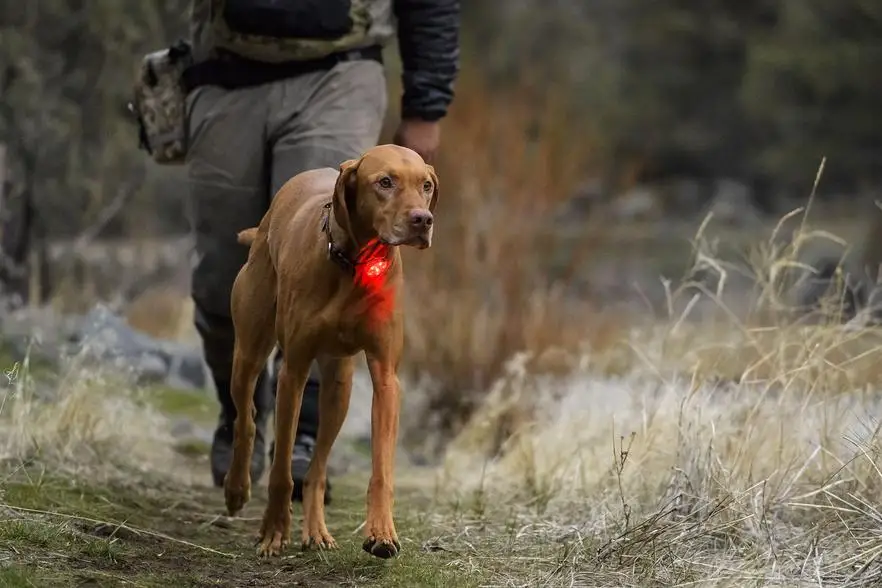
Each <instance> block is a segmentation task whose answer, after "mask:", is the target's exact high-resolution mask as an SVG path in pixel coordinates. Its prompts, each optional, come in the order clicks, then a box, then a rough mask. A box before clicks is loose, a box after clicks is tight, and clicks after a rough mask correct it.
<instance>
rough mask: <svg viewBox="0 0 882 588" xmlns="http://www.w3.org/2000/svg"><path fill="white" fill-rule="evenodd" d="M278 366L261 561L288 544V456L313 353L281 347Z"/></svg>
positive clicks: (291, 485) (291, 484)
mask: <svg viewBox="0 0 882 588" xmlns="http://www.w3.org/2000/svg"><path fill="white" fill-rule="evenodd" d="M281 351H282V366H281V369H280V370H279V383H278V386H277V388H276V450H275V452H274V453H273V463H272V466H270V475H269V496H268V497H267V498H268V500H267V505H266V509H265V510H264V513H263V523H262V524H261V528H260V544H259V546H258V548H257V553H258V555H260V556H261V557H268V556H273V555H280V554H281V552H282V550H283V549H284V548H285V547H286V546H287V545H288V543H289V542H290V540H291V492H292V490H293V489H294V481H293V480H292V479H291V454H292V452H293V451H294V434H295V433H296V430H297V421H298V419H299V418H300V404H301V401H302V400H303V387H304V386H305V385H306V379H307V377H308V376H309V365H310V363H312V360H313V356H314V353H313V352H312V351H313V350H312V349H310V347H309V346H308V345H295V344H291V343H290V342H285V343H284V344H283V345H281Z"/></svg>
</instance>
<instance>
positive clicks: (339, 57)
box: [181, 45, 383, 93]
mask: <svg viewBox="0 0 882 588" xmlns="http://www.w3.org/2000/svg"><path fill="white" fill-rule="evenodd" d="M368 60H370V61H376V62H377V63H381V64H382V63H383V48H382V47H381V46H380V45H372V46H370V47H366V48H364V49H351V50H349V51H340V52H339V53H332V54H331V55H328V56H326V57H321V58H319V59H311V60H307V61H286V62H283V63H267V62H264V61H254V60H251V59H245V58H244V57H239V56H236V55H224V56H223V57H220V58H214V59H209V60H206V61H202V62H200V63H197V64H194V65H191V66H190V67H188V68H187V69H186V70H184V73H183V74H182V75H181V83H182V84H183V86H184V91H185V92H187V93H189V92H190V91H191V90H193V89H194V88H197V87H199V86H220V87H222V88H226V89H235V88H245V87H248V86H259V85H261V84H267V83H270V82H275V81H277V80H281V79H285V78H292V77H296V76H300V75H303V74H307V73H312V72H317V71H327V70H330V69H333V67H334V66H335V65H337V64H338V63H342V62H344V61H368Z"/></svg>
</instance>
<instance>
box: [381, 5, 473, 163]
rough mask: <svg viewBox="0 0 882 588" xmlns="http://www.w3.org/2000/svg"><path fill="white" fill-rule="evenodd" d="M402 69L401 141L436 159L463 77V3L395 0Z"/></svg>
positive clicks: (398, 140)
mask: <svg viewBox="0 0 882 588" xmlns="http://www.w3.org/2000/svg"><path fill="white" fill-rule="evenodd" d="M393 9H394V12H395V17H396V19H397V22H398V47H399V52H400V54H401V63H402V68H403V73H402V85H403V89H404V92H403V95H402V97H401V119H402V126H401V127H400V128H399V132H398V133H397V134H396V142H398V143H399V144H403V145H404V146H406V147H410V148H412V149H414V150H415V151H417V152H418V153H420V155H422V156H423V157H424V158H426V159H432V158H433V156H434V153H435V150H436V149H437V147H438V141H439V138H440V135H439V130H438V128H437V122H438V121H439V120H441V119H442V118H444V116H445V115H446V114H447V108H448V107H449V106H450V103H451V101H452V100H453V94H454V92H453V86H454V82H455V81H456V76H457V74H458V73H459V28H460V3H459V0H393Z"/></svg>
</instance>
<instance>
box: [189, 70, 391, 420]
mask: <svg viewBox="0 0 882 588" xmlns="http://www.w3.org/2000/svg"><path fill="white" fill-rule="evenodd" d="M386 101H387V96H386V80H385V76H384V71H383V66H382V65H380V64H379V63H377V62H375V61H345V62H342V63H339V64H337V65H336V66H335V67H334V68H333V69H332V70H329V71H324V72H315V73H309V74H305V75H302V76H298V77H296V78H289V79H286V80H281V81H278V82H272V83H269V84H264V85H261V86H256V87H250V88H240V89H236V90H225V89H223V88H220V87H217V86H202V87H199V88H196V89H195V90H194V91H193V92H191V94H190V95H189V96H188V99H187V102H188V104H187V106H188V113H189V117H190V147H189V153H188V155H187V163H188V164H189V166H188V167H189V186H190V196H191V199H192V206H193V209H192V211H193V217H194V221H195V230H196V237H197V241H196V247H197V252H198V254H199V255H200V256H201V259H200V261H199V263H198V265H197V266H196V268H195V270H194V272H193V287H192V295H193V300H194V302H195V306H196V327H197V330H198V331H199V333H200V336H201V337H202V343H203V350H204V353H205V360H206V363H207V364H208V367H209V369H210V370H211V372H212V375H213V379H214V382H215V387H216V388H217V391H218V398H219V400H220V402H221V406H222V410H223V413H224V415H223V416H224V418H225V419H233V418H235V408H234V407H233V404H232V401H231V399H230V391H229V380H230V372H231V370H232V359H233V341H234V333H233V325H232V321H231V319H230V292H231V290H232V286H233V281H234V280H235V278H236V275H237V274H238V272H239V269H240V268H241V267H242V265H243V264H244V263H245V260H246V259H247V254H248V250H247V248H246V247H244V246H242V245H239V244H238V243H237V242H236V233H237V232H239V231H240V230H242V229H245V228H248V227H254V226H257V225H258V224H259V223H260V220H261V218H262V217H263V215H264V214H265V213H266V211H267V208H268V207H269V203H270V200H271V199H272V197H273V196H274V195H275V193H276V192H277V191H278V190H279V188H280V187H281V186H282V184H284V183H285V182H286V181H288V179H290V178H291V177H292V176H294V175H296V174H298V173H300V172H302V171H305V170H309V169H314V168H319V167H332V168H335V169H336V168H337V167H338V166H339V165H340V163H342V162H343V161H345V160H347V159H351V158H355V157H358V156H359V155H361V153H362V152H364V151H365V150H367V149H369V148H370V147H372V146H373V145H375V144H376V142H377V140H378V139H379V135H380V130H381V126H382V123H383V117H384V115H385V113H386ZM316 238H317V239H318V238H320V235H319V230H318V227H316ZM316 376H317V369H315V366H314V369H313V373H312V374H311V376H310V380H311V382H310V383H308V384H307V387H306V391H305V395H304V399H303V408H302V409H301V413H300V423H299V425H298V430H299V431H300V432H309V433H312V434H314V432H315V430H316V428H317V427H318V399H317V397H316V395H317V386H316V385H315V383H316V381H315V378H316ZM274 392H275V390H274V386H271V385H270V384H269V380H268V378H266V377H262V378H261V382H260V383H259V384H258V391H257V393H256V394H255V405H256V406H257V409H258V412H259V413H262V414H263V415H265V414H268V413H269V412H270V411H271V409H272V402H273V393H274Z"/></svg>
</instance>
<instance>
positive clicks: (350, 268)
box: [321, 202, 355, 275]
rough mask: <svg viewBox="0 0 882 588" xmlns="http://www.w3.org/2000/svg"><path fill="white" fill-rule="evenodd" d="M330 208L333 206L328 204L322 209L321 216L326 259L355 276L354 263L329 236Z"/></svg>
mask: <svg viewBox="0 0 882 588" xmlns="http://www.w3.org/2000/svg"><path fill="white" fill-rule="evenodd" d="M331 206H333V203H332V202H328V203H327V204H325V205H324V206H323V207H322V208H324V209H325V213H324V215H322V229H321V232H323V233H324V234H325V236H326V237H327V239H328V259H330V260H331V261H333V262H334V263H336V264H337V265H339V266H340V267H341V268H342V269H343V270H344V271H346V272H348V273H350V274H353V275H355V261H353V260H352V259H351V258H350V257H349V256H348V255H346V252H345V251H343V250H342V249H340V247H338V246H337V244H336V243H334V237H333V236H332V235H331Z"/></svg>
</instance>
